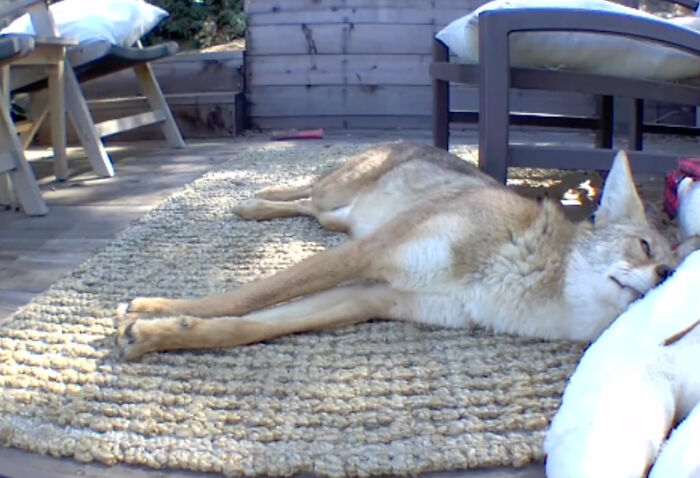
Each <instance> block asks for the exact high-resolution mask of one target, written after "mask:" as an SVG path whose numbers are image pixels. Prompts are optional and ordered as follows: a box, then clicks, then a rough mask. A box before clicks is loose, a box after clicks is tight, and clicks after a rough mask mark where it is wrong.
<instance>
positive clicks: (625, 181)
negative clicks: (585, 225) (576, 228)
mask: <svg viewBox="0 0 700 478" xmlns="http://www.w3.org/2000/svg"><path fill="white" fill-rule="evenodd" d="M614 222H626V223H633V224H640V225H644V226H647V225H648V222H647V218H646V214H645V212H644V205H643V204H642V200H641V199H640V197H639V194H637V188H636V187H635V185H634V180H633V179H632V172H631V171H630V164H629V158H628V157H627V153H625V152H624V151H620V152H619V153H617V155H616V156H615V160H614V161H613V165H612V167H611V168H610V172H609V173H608V177H607V179H606V180H605V186H603V194H602V196H601V198H600V206H598V209H597V210H596V212H595V223H596V225H606V224H610V223H614Z"/></svg>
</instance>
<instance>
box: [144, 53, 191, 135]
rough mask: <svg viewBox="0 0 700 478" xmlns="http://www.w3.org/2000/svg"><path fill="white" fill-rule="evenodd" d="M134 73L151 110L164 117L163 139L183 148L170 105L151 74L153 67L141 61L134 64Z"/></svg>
mask: <svg viewBox="0 0 700 478" xmlns="http://www.w3.org/2000/svg"><path fill="white" fill-rule="evenodd" d="M134 73H135V74H136V79H137V80H138V82H139V85H140V86H141V91H142V92H143V94H144V95H145V96H146V99H147V100H148V104H149V105H150V106H151V110H152V111H154V112H160V113H161V114H162V115H163V116H164V117H165V121H164V122H163V123H162V125H161V128H162V130H163V134H164V135H165V139H166V140H167V141H168V144H169V145H170V146H172V147H173V148H184V147H185V141H184V140H183V139H182V135H181V134H180V130H179V129H178V127H177V124H176V123H175V119H174V118H173V115H172V113H171V112H170V107H169V106H168V103H167V102H166V101H165V97H164V96H163V92H162V91H161V89H160V86H159V85H158V81H157V80H156V77H155V75H154V74H153V69H152V68H151V65H149V64H148V63H141V64H138V65H134Z"/></svg>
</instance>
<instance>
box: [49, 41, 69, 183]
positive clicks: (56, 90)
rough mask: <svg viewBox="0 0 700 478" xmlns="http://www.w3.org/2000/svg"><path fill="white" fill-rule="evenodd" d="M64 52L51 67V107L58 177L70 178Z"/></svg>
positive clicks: (52, 139) (55, 163)
mask: <svg viewBox="0 0 700 478" xmlns="http://www.w3.org/2000/svg"><path fill="white" fill-rule="evenodd" d="M62 58H63V54H61V57H60V59H58V60H57V61H56V64H55V65H52V66H51V67H50V68H49V108H50V109H51V146H52V147H53V155H54V158H53V159H54V163H53V166H54V173H55V175H56V179H57V180H59V181H63V180H66V179H68V174H69V173H68V156H67V155H66V109H65V100H64V96H65V95H64V88H63V82H64V77H65V68H64V65H65V62H64V61H63V59H62Z"/></svg>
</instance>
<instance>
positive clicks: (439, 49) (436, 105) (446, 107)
mask: <svg viewBox="0 0 700 478" xmlns="http://www.w3.org/2000/svg"><path fill="white" fill-rule="evenodd" d="M448 59H449V52H448V50H447V47H446V46H445V45H443V44H442V43H440V42H439V41H438V40H434V43H433V61H434V62H444V61H447V60H448ZM432 121H433V146H435V147H436V148H441V149H449V147H450V144H449V142H450V84H449V83H448V82H447V81H444V80H438V79H437V78H434V79H433V118H432Z"/></svg>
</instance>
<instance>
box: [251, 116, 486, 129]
mask: <svg viewBox="0 0 700 478" xmlns="http://www.w3.org/2000/svg"><path fill="white" fill-rule="evenodd" d="M290 125H292V126H293V127H294V128H300V129H312V128H326V129H429V128H430V116H418V115H396V116H391V115H364V116H363V115H357V116H276V117H273V118H264V117H262V118H261V117H256V118H254V119H253V121H252V124H251V127H253V128H254V129H261V130H275V129H287V128H289V127H290ZM465 127H473V126H466V125H465Z"/></svg>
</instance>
